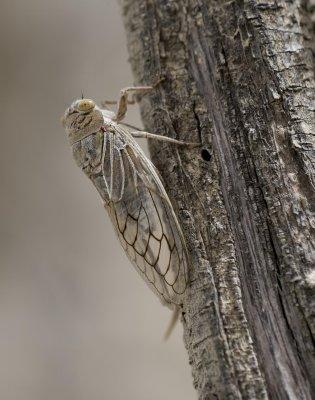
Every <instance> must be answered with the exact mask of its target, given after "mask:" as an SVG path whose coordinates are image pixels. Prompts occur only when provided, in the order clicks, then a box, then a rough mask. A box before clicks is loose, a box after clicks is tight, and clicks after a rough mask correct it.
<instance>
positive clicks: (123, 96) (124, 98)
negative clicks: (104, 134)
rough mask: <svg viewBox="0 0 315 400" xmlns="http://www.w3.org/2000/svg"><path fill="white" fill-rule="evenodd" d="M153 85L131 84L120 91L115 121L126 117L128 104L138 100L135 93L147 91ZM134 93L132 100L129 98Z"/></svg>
mask: <svg viewBox="0 0 315 400" xmlns="http://www.w3.org/2000/svg"><path fill="white" fill-rule="evenodd" d="M152 89H153V86H131V87H126V88H124V89H122V90H121V91H120V98H119V100H118V107H117V112H116V116H115V119H114V120H115V121H116V122H119V121H121V120H123V119H124V117H125V115H126V112H127V106H128V104H134V103H135V102H136V99H135V95H136V94H137V93H141V92H147V91H149V90H152ZM130 93H132V94H133V97H132V99H131V100H129V99H128V95H129V94H130Z"/></svg>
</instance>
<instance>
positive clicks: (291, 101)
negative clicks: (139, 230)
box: [122, 0, 315, 399]
mask: <svg viewBox="0 0 315 400" xmlns="http://www.w3.org/2000/svg"><path fill="white" fill-rule="evenodd" d="M122 3H123V4H122V8H123V15H124V21H125V26H126V31H127V38H128V49H129V54H130V61H131V65H132V68H133V72H134V76H135V83H136V84H146V85H147V84H152V83H155V82H158V81H160V83H159V85H158V86H157V89H156V91H155V92H154V93H152V94H150V95H145V96H143V97H142V99H141V102H140V104H141V112H142V117H143V121H144V123H145V127H146V130H148V131H151V132H154V133H158V134H163V135H167V136H170V137H174V138H177V139H181V140H187V141H200V142H201V143H202V147H201V149H193V150H191V149H184V148H174V146H171V145H165V144H163V145H161V144H160V143H159V144H156V143H150V151H151V155H152V159H153V162H154V163H155V165H156V166H157V167H158V169H159V170H160V172H161V175H162V177H163V179H164V181H165V186H166V189H167V191H168V193H169V195H170V197H171V199H172V201H173V203H174V207H175V208H176V210H177V212H178V215H179V218H180V221H181V224H182V226H183V229H184V232H185V236H186V239H187V244H188V248H189V250H190V253H191V257H192V261H193V268H192V270H191V271H190V275H191V276H190V279H191V285H190V287H189V290H187V293H186V298H185V302H184V308H183V317H182V322H183V326H184V340H185V344H186V348H187V350H188V354H189V359H190V363H191V366H192V373H193V380H194V385H195V387H196V389H197V391H198V393H199V398H200V399H267V398H270V399H311V398H312V397H313V398H315V358H314V332H315V322H314V287H315V277H313V275H310V271H311V268H312V267H314V258H315V257H314V228H315V221H314V214H313V213H312V211H313V210H312V207H314V182H315V178H314V158H315V156H314V136H312V133H313V132H314V131H313V129H312V128H313V127H312V124H314V114H313V108H312V101H313V100H314V74H313V55H312V50H311V47H312V35H313V31H312V21H311V18H310V15H311V11H312V5H311V2H310V1H305V2H303V1H294V0H291V1H289V0H286V1H284V0H278V1H276V0H264V1H262V0H243V1H214V0H179V1H175V0H123V2H122ZM314 275H315V274H314Z"/></svg>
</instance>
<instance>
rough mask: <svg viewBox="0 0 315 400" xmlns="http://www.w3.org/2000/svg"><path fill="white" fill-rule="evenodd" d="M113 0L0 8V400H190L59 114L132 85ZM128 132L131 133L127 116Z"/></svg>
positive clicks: (13, 0)
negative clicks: (77, 162) (75, 103)
mask: <svg viewBox="0 0 315 400" xmlns="http://www.w3.org/2000/svg"><path fill="white" fill-rule="evenodd" d="M119 11H120V10H119V6H118V4H117V3H116V1H115V0H107V1H106V0H89V1H87V0H86V1H83V0H54V1H46V0H26V1H25V0H24V1H23V0H19V1H17V0H10V1H9V0H4V1H3V0H2V1H1V23H0V31H1V35H0V41H1V67H0V68H1V71H0V80H1V92H0V98H1V104H0V105H1V107H0V112H1V119H0V121H1V125H2V126H1V158H0V163H1V168H0V174H1V198H0V201H1V207H0V210H1V231H0V235H1V241H0V246H1V264H0V267H1V268H0V399H1V400H57V399H58V400H86V399H89V400H100V399H111V400H112V399H129V400H132V399H137V400H141V399H146V400H147V399H150V400H155V399H156V400H157V399H164V400H165V399H183V400H185V399H195V398H196V395H195V393H194V390H193V388H192V379H191V376H190V369H189V366H188V360H187V355H186V351H185V349H184V346H183V342H182V327H181V325H180V324H178V326H177V328H176V330H175V332H174V334H173V335H172V337H171V338H170V340H169V341H168V342H167V343H163V341H162V336H163V333H164V331H165V328H166V326H167V324H168V321H169V318H170V314H171V313H170V312H169V311H168V309H166V308H164V307H162V306H161V305H160V303H159V301H158V300H157V299H156V298H155V296H154V295H153V294H152V293H151V291H150V290H149V289H148V288H147V287H146V285H145V284H144V283H143V282H142V281H141V279H140V278H139V276H138V274H137V273H136V272H135V271H134V270H133V267H132V266H131V265H130V264H129V262H128V260H127V258H126V256H125V255H124V254H123V251H122V249H121V248H120V245H119V243H118V241H117V240H116V237H115V234H114V231H113V229H112V227H111V225H110V222H109V219H108V217H107V215H106V213H105V210H103V207H102V205H101V201H100V199H99V197H98V195H97V193H96V191H95V190H94V189H93V187H92V186H91V184H90V183H89V181H88V180H87V179H86V177H85V176H83V173H81V172H80V171H79V169H78V168H77V167H76V165H75V164H74V161H73V160H72V156H71V151H70V148H69V146H68V143H67V140H66V137H65V134H64V132H63V129H62V127H61V125H60V116H61V114H62V113H63V111H64V109H65V108H66V106H68V105H69V103H70V102H71V101H72V100H73V99H75V98H77V97H80V95H81V91H82V90H83V92H84V94H85V96H86V97H91V98H93V99H96V100H97V101H100V100H103V99H112V98H116V97H117V95H118V93H119V90H120V88H122V87H124V86H126V85H130V83H133V79H132V76H131V72H130V67H129V64H128V62H127V58H128V56H127V50H126V44H125V36H124V30H123V25H122V21H121V18H120V14H119ZM128 121H129V122H130V123H132V124H136V125H140V124H141V123H140V121H139V116H138V110H137V108H136V109H134V110H130V112H129V118H128Z"/></svg>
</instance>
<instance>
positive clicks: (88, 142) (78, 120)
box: [61, 99, 104, 174]
mask: <svg viewBox="0 0 315 400" xmlns="http://www.w3.org/2000/svg"><path fill="white" fill-rule="evenodd" d="M61 121H62V125H63V126H64V128H65V130H66V132H67V134H68V138H69V141H70V144H71V146H72V150H73V155H74V158H75V161H76V163H77V164H78V166H79V167H81V168H83V169H84V171H85V172H86V173H88V174H89V173H90V172H91V171H92V170H93V168H94V167H95V166H96V165H98V164H99V163H100V159H101V151H102V148H101V147H102V131H101V127H102V126H103V124H104V118H103V115H102V112H101V110H100V109H99V108H98V107H97V106H96V104H95V102H94V101H93V100H91V99H79V100H76V101H74V102H73V103H72V104H71V106H70V107H69V108H68V109H67V110H66V111H65V114H64V116H63V117H62V119H61Z"/></svg>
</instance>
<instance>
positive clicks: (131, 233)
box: [103, 124, 188, 306]
mask: <svg viewBox="0 0 315 400" xmlns="http://www.w3.org/2000/svg"><path fill="white" fill-rule="evenodd" d="M103 174H104V180H105V184H106V187H107V191H108V193H109V199H110V200H109V202H108V204H107V205H106V208H107V210H108V212H109V215H110V217H111V220H112V222H113V224H114V226H115V229H116V232H117V234H118V237H119V240H120V242H121V244H122V246H123V248H124V250H125V251H126V253H127V255H128V257H129V259H130V260H131V262H132V263H133V265H134V266H135V267H136V269H137V270H138V272H139V273H140V275H141V276H142V277H143V278H144V280H145V281H146V282H147V283H148V285H149V287H150V288H151V289H152V290H153V291H154V292H155V293H156V294H157V295H158V296H159V297H160V299H161V300H162V302H163V303H166V304H167V305H169V306H171V305H172V304H177V305H179V304H181V303H182V295H183V293H184V292H185V289H186V286H187V283H188V254H187V249H186V245H185V240H184V236H183V233H182V230H181V228H180V225H179V223H178V220H177V217H176V215H175V212H174V210H173V207H172V205H171V202H170V200H169V198H168V196H167V193H166V192H165V189H164V187H163V184H162V182H161V180H160V178H159V176H158V174H157V172H156V170H155V167H154V165H153V164H152V163H151V161H150V160H149V159H148V158H147V157H146V156H145V154H144V153H143V151H142V149H141V148H140V147H139V146H138V144H137V143H136V141H135V140H134V139H133V138H132V137H131V135H130V134H129V132H128V130H127V128H124V127H122V126H121V125H118V124H115V129H114V133H112V132H104V145H103Z"/></svg>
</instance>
